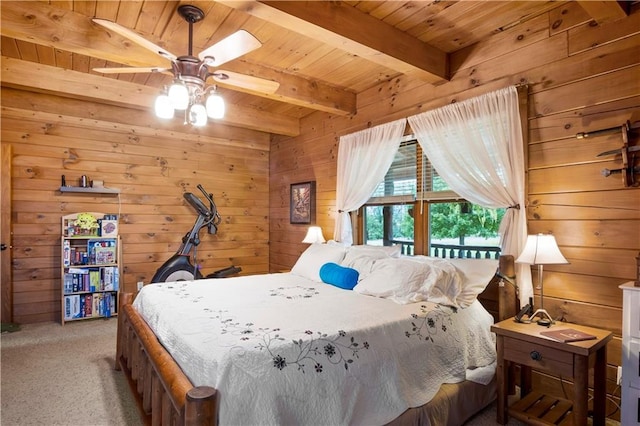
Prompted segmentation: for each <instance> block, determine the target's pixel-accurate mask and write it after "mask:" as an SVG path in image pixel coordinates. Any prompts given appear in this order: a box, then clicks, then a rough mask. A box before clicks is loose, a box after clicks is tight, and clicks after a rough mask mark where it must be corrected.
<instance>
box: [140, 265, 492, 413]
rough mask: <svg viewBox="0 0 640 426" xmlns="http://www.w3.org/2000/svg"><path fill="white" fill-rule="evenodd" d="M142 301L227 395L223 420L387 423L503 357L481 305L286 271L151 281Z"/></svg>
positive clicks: (195, 374)
mask: <svg viewBox="0 0 640 426" xmlns="http://www.w3.org/2000/svg"><path fill="white" fill-rule="evenodd" d="M133 305H134V307H135V308H136V309H137V310H138V311H139V312H140V313H141V314H142V316H143V318H144V319H145V320H146V321H147V323H148V324H149V325H150V326H151V328H152V329H153V330H154V331H155V333H156V335H157V336H158V338H159V340H160V342H161V343H162V344H163V345H164V346H165V347H166V348H167V349H168V351H169V352H170V353H171V354H172V356H173V358H174V359H175V360H176V362H177V363H178V364H179V365H180V366H181V368H182V370H183V371H184V372H185V374H186V375H187V376H188V377H189V379H190V380H191V381H192V383H193V384H194V385H196V386H200V385H208V386H213V387H215V388H216V389H218V390H219V392H220V399H221V400H220V402H221V405H220V418H219V422H220V424H221V425H243V426H248V425H276V424H277V425H347V424H349V425H352V424H353V425H379V424H384V423H387V422H389V421H391V420H393V419H394V418H396V417H397V416H399V415H400V414H402V412H404V411H405V410H406V409H407V408H409V407H414V406H419V405H422V404H424V403H426V402H428V401H429V400H430V399H431V398H432V397H433V396H434V395H435V393H436V392H437V391H438V388H439V387H440V385H441V384H442V383H456V382H460V381H462V380H465V378H466V377H467V375H468V376H469V377H468V378H469V379H472V377H471V374H469V373H470V371H468V369H473V368H475V367H482V366H488V365H491V364H492V363H493V362H494V361H495V340H494V337H493V334H492V333H491V332H490V324H492V322H493V319H492V317H491V315H489V314H488V313H487V312H486V311H485V310H484V308H482V306H481V305H480V303H479V302H477V301H476V302H475V303H474V304H472V305H471V306H470V307H469V308H465V309H459V310H457V311H454V310H452V309H451V308H447V307H444V306H438V305H434V304H432V303H424V302H420V303H414V304H408V305H399V304H396V303H394V302H392V301H390V300H386V299H380V298H374V297H371V296H363V295H361V294H358V293H355V292H353V291H347V290H342V289H339V288H336V287H333V286H331V285H328V284H323V283H318V282H314V281H311V280H306V279H304V278H301V277H299V276H295V275H292V274H288V273H285V274H270V275H258V276H246V277H245V276H243V277H235V278H226V279H210V280H199V281H195V282H176V283H160V284H149V285H146V286H145V287H144V288H143V289H142V291H141V292H140V293H139V294H138V296H137V298H136V299H135V301H134V304H133ZM476 371H479V370H476ZM490 374H491V372H490Z"/></svg>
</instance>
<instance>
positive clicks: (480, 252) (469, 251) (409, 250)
mask: <svg viewBox="0 0 640 426" xmlns="http://www.w3.org/2000/svg"><path fill="white" fill-rule="evenodd" d="M390 242H391V244H398V245H400V246H401V247H402V250H401V252H402V254H403V255H406V256H413V255H414V247H413V241H400V240H391V241H390ZM429 256H433V257H441V258H448V259H454V258H458V259H498V258H499V257H500V247H497V246H471V245H457V244H431V249H430V253H429Z"/></svg>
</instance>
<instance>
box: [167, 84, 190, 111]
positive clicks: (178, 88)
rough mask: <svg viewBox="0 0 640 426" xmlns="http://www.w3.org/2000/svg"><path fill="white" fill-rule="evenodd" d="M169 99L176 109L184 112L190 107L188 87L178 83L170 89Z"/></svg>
mask: <svg viewBox="0 0 640 426" xmlns="http://www.w3.org/2000/svg"><path fill="white" fill-rule="evenodd" d="M169 99H171V105H173V107H174V108H175V109H179V110H183V109H187V107H188V106H189V90H188V89H187V86H185V85H184V84H182V83H179V82H176V83H173V84H172V85H171V87H169Z"/></svg>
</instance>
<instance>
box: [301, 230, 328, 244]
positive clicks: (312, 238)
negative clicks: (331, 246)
mask: <svg viewBox="0 0 640 426" xmlns="http://www.w3.org/2000/svg"><path fill="white" fill-rule="evenodd" d="M302 242H303V243H307V244H316V243H318V244H321V243H324V242H325V239H324V236H323V235H322V228H320V227H319V226H310V227H309V229H308V230H307V235H305V237H304V240H302Z"/></svg>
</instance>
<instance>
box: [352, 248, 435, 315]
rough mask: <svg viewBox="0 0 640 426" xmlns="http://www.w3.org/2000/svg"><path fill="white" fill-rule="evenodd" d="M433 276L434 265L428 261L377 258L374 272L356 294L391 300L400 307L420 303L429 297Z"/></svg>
mask: <svg viewBox="0 0 640 426" xmlns="http://www.w3.org/2000/svg"><path fill="white" fill-rule="evenodd" d="M430 273H431V267H430V265H429V264H427V263H424V262H416V261H413V260H411V259H408V258H401V259H400V258H391V257H387V258H381V259H376V260H375V261H374V262H373V266H372V269H371V273H370V274H369V275H367V276H366V277H365V278H363V279H362V280H360V281H359V282H358V284H357V285H356V286H355V287H354V288H353V291H355V292H357V293H360V294H365V295H368V296H375V297H381V298H386V299H391V300H393V301H394V302H396V303H399V304H407V303H414V302H420V301H423V300H427V297H428V296H429V292H430V287H429V280H428V279H427V277H428V276H429V275H430ZM425 283H426V285H425Z"/></svg>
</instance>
